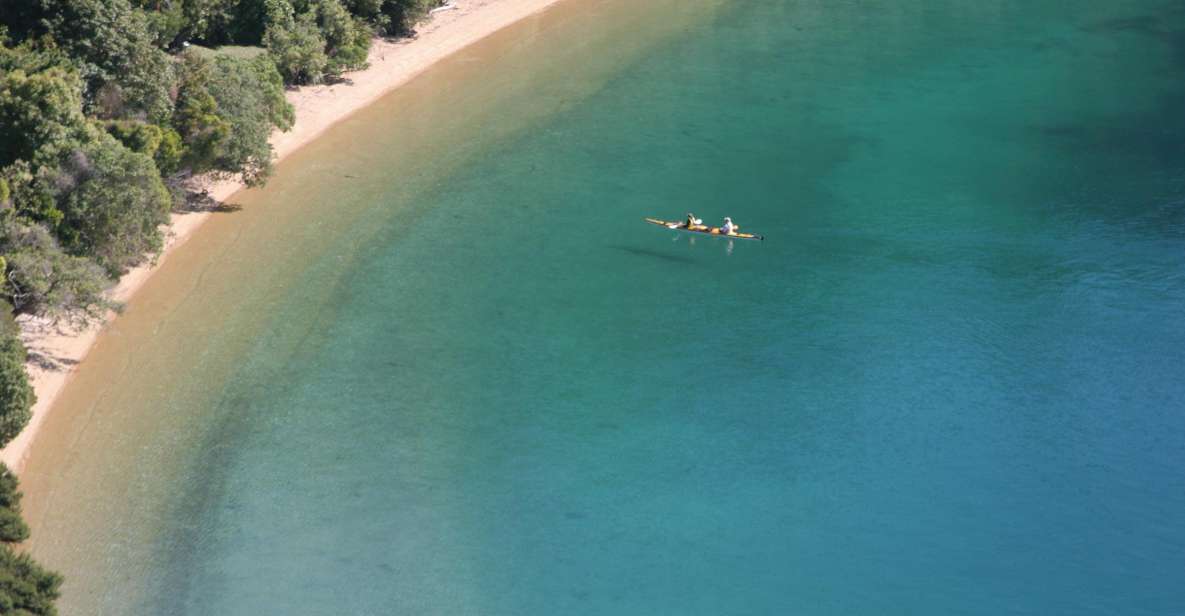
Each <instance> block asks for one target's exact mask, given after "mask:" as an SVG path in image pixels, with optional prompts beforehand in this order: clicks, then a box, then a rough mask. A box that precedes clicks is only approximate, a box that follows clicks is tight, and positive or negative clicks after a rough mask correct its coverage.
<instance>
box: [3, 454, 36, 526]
mask: <svg viewBox="0 0 1185 616" xmlns="http://www.w3.org/2000/svg"><path fill="white" fill-rule="evenodd" d="M28 538H29V527H28V525H26V524H25V521H24V520H22V519H21V492H20V486H19V484H18V482H17V479H16V475H14V474H13V472H12V471H11V470H9V468H8V467H7V466H4V465H3V464H0V541H3V542H4V543H16V542H19V541H24V540H25V539H28Z"/></svg>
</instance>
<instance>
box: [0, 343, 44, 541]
mask: <svg viewBox="0 0 1185 616" xmlns="http://www.w3.org/2000/svg"><path fill="white" fill-rule="evenodd" d="M25 359H26V356H25V347H24V345H22V344H21V341H20V339H19V338H17V337H16V336H15V335H13V334H11V333H0V446H3V445H6V444H8V442H9V441H11V440H12V439H14V438H16V435H17V434H20V432H21V430H22V429H24V427H25V424H27V423H29V418H30V417H32V415H31V413H30V410H29V409H31V408H32V407H33V402H34V401H35V400H36V399H37V398H36V396H35V395H33V388H32V386H30V385H29V377H28V375H27V374H26V373H25ZM0 526H2V524H0ZM0 539H2V538H0Z"/></svg>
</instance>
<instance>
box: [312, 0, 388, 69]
mask: <svg viewBox="0 0 1185 616" xmlns="http://www.w3.org/2000/svg"><path fill="white" fill-rule="evenodd" d="M315 10H316V11H317V26H318V27H319V28H320V29H321V33H322V34H323V35H324V37H325V53H326V54H327V55H328V56H329V63H328V66H327V67H326V72H327V73H328V74H330V75H334V76H337V75H340V74H341V73H342V71H345V70H356V69H360V68H365V67H366V56H367V54H368V53H369V52H370V39H371V37H372V36H373V35H374V33H373V32H372V31H371V29H370V28H369V27H368V26H367V25H366V23H365V22H363V21H362V20H360V19H357V18H355V17H353V16H352V15H350V12H349V11H348V10H346V7H345V6H343V5H342V3H341V2H339V0H320V1H319V2H317V3H316V6H315Z"/></svg>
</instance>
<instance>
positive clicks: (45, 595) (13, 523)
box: [0, 464, 62, 616]
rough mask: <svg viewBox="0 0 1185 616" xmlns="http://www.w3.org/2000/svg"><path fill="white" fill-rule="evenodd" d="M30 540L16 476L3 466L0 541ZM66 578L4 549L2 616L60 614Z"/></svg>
mask: <svg viewBox="0 0 1185 616" xmlns="http://www.w3.org/2000/svg"><path fill="white" fill-rule="evenodd" d="M28 536H29V528H28V527H27V526H26V525H25V522H24V521H23V520H22V519H21V493H20V489H19V485H18V483H17V479H16V476H15V475H13V474H12V471H10V470H9V469H8V467H7V466H4V465H2V464H0V541H3V542H5V543H13V542H16V541H23V540H24V539H25V538H27V537H28ZM61 586H62V576H60V575H58V574H56V573H54V572H52V571H48V570H46V569H45V568H43V567H42V566H41V565H39V564H37V562H36V561H34V560H33V559H32V558H31V557H29V555H28V554H23V553H22V554H17V553H16V552H14V551H13V550H12V548H11V547H9V546H7V545H3V546H0V614H18V615H30V614H32V615H44V616H53V615H54V614H57V609H56V608H55V607H54V601H55V600H57V598H58V596H59V595H60V590H59V589H60V588H61Z"/></svg>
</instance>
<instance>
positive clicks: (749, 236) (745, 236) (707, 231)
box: [646, 218, 765, 240]
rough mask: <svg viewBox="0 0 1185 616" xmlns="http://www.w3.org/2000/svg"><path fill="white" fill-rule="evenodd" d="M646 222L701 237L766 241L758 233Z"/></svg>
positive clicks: (654, 220) (665, 221)
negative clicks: (710, 236) (730, 231)
mask: <svg viewBox="0 0 1185 616" xmlns="http://www.w3.org/2000/svg"><path fill="white" fill-rule="evenodd" d="M646 222H648V223H650V224H652V225H659V226H660V227H666V228H668V229H674V230H675V231H686V232H688V233H697V234H699V235H713V236H716V237H727V238H729V239H736V240H763V239H765V238H764V237H763V236H760V235H757V234H756V233H737V232H735V231H734V232H732V233H725V232H723V231H721V230H720V227H709V226H707V225H696V226H694V227H688V226H687V223H686V222H671V221H668V220H659V219H657V218H647V219H646Z"/></svg>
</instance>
